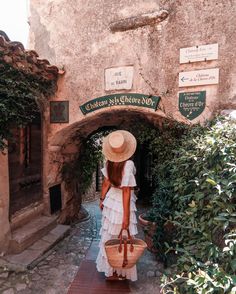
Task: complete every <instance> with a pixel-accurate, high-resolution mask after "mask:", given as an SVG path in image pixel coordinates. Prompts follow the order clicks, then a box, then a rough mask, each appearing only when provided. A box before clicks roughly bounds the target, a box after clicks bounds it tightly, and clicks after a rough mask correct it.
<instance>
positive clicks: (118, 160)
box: [96, 130, 138, 281]
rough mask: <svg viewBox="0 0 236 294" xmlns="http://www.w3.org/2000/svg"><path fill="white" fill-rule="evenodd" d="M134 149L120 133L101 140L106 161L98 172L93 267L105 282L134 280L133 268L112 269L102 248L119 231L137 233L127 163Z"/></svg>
mask: <svg viewBox="0 0 236 294" xmlns="http://www.w3.org/2000/svg"><path fill="white" fill-rule="evenodd" d="M136 146H137V142H136V139H135V137H134V136H133V135H132V134H131V133H129V132H127V131H123V130H120V131H115V132H112V133H110V134H109V135H108V136H107V137H105V138H104V141H103V154H104V155H105V157H106V159H107V162H106V165H105V167H104V168H103V169H102V173H103V175H104V181H103V184H102V193H101V198H100V208H101V210H102V227H101V230H100V235H101V240H100V243H99V247H100V250H99V253H98V256H97V260H96V264H97V270H98V271H99V272H104V273H105V276H106V277H107V278H106V279H107V280H122V279H130V280H131V281H136V280H137V269H136V265H135V266H134V267H132V268H130V269H125V268H124V269H116V268H112V267H111V266H110V265H109V263H108V260H107V256H106V251H105V248H104V243H105V242H106V241H107V240H109V239H113V238H117V237H118V235H119V233H120V230H121V229H122V228H123V229H129V231H130V234H131V235H136V234H137V233H138V231H137V220H136V215H135V211H136V206H135V201H136V199H137V198H136V196H135V194H134V187H135V186H136V181H135V177H134V174H135V172H136V170H135V166H134V163H133V161H131V160H128V159H129V158H130V157H131V156H132V155H133V154H134V152H135V150H136Z"/></svg>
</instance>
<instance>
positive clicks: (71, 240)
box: [0, 201, 162, 294]
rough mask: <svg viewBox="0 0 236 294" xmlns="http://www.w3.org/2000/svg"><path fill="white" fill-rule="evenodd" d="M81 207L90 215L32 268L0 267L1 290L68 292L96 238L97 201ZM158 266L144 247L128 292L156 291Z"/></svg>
mask: <svg viewBox="0 0 236 294" xmlns="http://www.w3.org/2000/svg"><path fill="white" fill-rule="evenodd" d="M84 207H85V208H86V209H87V210H89V212H90V215H91V217H90V219H89V220H87V221H85V222H82V223H78V224H76V225H74V226H73V227H72V228H71V231H70V234H69V236H67V237H66V238H65V239H63V240H61V241H60V242H59V243H58V244H57V245H56V246H55V247H54V248H53V249H51V250H50V251H49V252H47V253H46V255H45V256H44V258H43V259H42V261H41V262H40V263H39V264H38V265H37V266H36V267H35V268H33V269H32V270H29V271H27V272H24V273H14V272H7V271H3V270H1V269H0V293H1V294H15V293H17V294H18V293H19V294H66V293H67V290H68V288H69V286H70V284H71V282H72V281H73V279H74V277H75V275H76V273H77V271H78V268H79V265H80V263H81V261H82V260H83V259H84V257H85V255H86V251H87V250H88V248H89V247H90V244H91V242H92V240H94V239H98V238H99V236H98V232H99V229H100V226H101V213H100V211H99V208H98V202H97V201H93V202H90V203H86V204H84ZM139 231H140V230H139ZM141 237H142V236H141ZM161 270H162V265H161V264H158V263H157V262H156V261H155V260H154V257H153V256H152V254H151V253H150V252H148V251H147V250H146V252H145V254H144V255H143V257H142V258H141V259H140V262H139V264H138V276H139V280H138V281H137V282H135V283H131V292H132V293H140V294H141V293H149V294H152V293H153V294H154V293H155V294H158V293H159V283H160V281H159V278H158V277H159V276H160V271H161Z"/></svg>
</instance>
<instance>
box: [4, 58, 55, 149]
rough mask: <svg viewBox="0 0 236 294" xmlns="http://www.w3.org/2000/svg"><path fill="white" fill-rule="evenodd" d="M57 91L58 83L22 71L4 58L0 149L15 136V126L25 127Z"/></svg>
mask: <svg viewBox="0 0 236 294" xmlns="http://www.w3.org/2000/svg"><path fill="white" fill-rule="evenodd" d="M54 91H55V82H46V81H44V80H43V79H39V78H38V77H36V76H32V75H29V74H26V73H24V72H21V71H19V70H17V69H15V68H13V67H11V66H10V65H9V64H6V63H5V62H3V61H2V60H0V150H3V149H4V148H5V147H6V145H5V143H4V142H5V140H8V139H9V138H10V137H11V131H10V130H11V128H12V127H19V126H25V125H26V124H28V123H29V122H31V121H32V120H33V119H34V118H35V117H36V116H37V114H38V112H39V106H38V103H41V101H42V99H43V97H48V96H49V95H51V94H52V93H53V92H54Z"/></svg>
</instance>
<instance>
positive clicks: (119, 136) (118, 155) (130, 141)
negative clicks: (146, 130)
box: [102, 130, 137, 162]
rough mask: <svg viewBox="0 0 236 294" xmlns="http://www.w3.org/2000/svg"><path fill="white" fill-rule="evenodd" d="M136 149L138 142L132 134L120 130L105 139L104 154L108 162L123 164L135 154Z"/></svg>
mask: <svg viewBox="0 0 236 294" xmlns="http://www.w3.org/2000/svg"><path fill="white" fill-rule="evenodd" d="M136 147H137V141H136V139H135V137H134V136H133V135H132V134H131V133H130V132H128V131H124V130H118V131H115V132H112V133H110V134H109V135H108V136H106V137H105V138H104V140H103V145H102V152H103V154H104V155H105V157H106V159H107V160H110V161H113V162H122V161H125V160H127V159H129V158H130V157H131V156H132V155H133V154H134V152H135V150H136Z"/></svg>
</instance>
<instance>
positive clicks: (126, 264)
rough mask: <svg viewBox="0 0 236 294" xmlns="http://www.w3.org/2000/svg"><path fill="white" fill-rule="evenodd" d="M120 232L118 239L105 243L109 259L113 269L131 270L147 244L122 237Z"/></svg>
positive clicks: (129, 237) (139, 240)
mask: <svg viewBox="0 0 236 294" xmlns="http://www.w3.org/2000/svg"><path fill="white" fill-rule="evenodd" d="M122 231H123V230H121V232H120V234H119V236H118V239H111V240H108V241H107V242H106V243H105V250H106V254H107V259H108V262H109V264H110V266H111V267H114V268H126V269H128V268H131V267H133V266H134V265H135V264H136V262H137V261H138V259H139V258H140V257H141V255H142V254H143V252H144V250H145V249H146V247H147V244H146V243H145V242H144V241H143V240H141V239H135V238H132V237H131V236H130V233H129V231H128V230H127V232H128V238H126V237H124V236H122Z"/></svg>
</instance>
